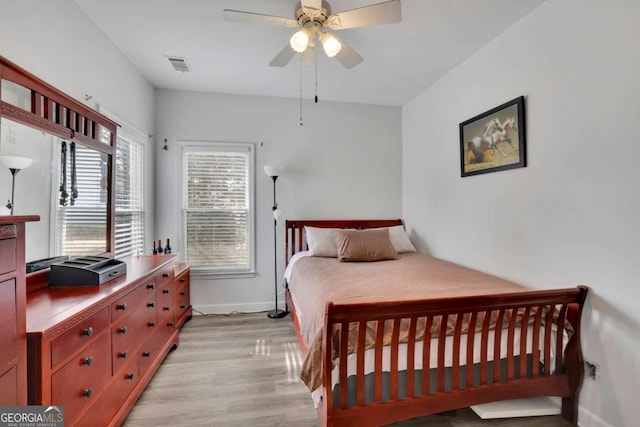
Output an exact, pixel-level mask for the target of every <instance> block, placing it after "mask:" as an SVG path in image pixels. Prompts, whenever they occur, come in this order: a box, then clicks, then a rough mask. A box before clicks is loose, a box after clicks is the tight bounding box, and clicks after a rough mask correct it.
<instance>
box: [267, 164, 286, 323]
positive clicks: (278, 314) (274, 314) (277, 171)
mask: <svg viewBox="0 0 640 427" xmlns="http://www.w3.org/2000/svg"><path fill="white" fill-rule="evenodd" d="M264 172H265V173H266V174H267V175H268V176H270V177H271V179H273V278H274V290H275V297H276V305H275V308H274V309H273V310H271V311H270V312H268V313H267V316H269V317H270V318H271V319H280V318H282V317H284V316H286V315H287V312H286V311H284V310H280V309H279V308H278V239H277V235H278V234H277V225H278V217H279V216H280V211H279V210H278V204H277V203H276V180H277V179H278V176H279V175H281V174H282V172H283V168H281V167H278V166H265V167H264Z"/></svg>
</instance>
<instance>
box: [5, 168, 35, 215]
mask: <svg viewBox="0 0 640 427" xmlns="http://www.w3.org/2000/svg"><path fill="white" fill-rule="evenodd" d="M32 162H33V159H30V158H28V157H18V156H0V163H2V164H3V165H5V166H6V167H8V168H9V171H10V172H11V200H9V202H8V203H7V206H6V207H7V209H9V211H10V215H13V208H14V202H13V197H14V195H15V191H16V174H17V173H18V172H20V171H21V170H22V169H26V168H28V167H29V166H30V165H31V163H32Z"/></svg>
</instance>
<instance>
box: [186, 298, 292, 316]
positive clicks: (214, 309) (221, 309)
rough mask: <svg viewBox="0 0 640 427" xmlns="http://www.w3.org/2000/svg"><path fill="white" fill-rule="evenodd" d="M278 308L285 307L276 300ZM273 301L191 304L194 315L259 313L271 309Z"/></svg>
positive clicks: (282, 302) (282, 308)
mask: <svg viewBox="0 0 640 427" xmlns="http://www.w3.org/2000/svg"><path fill="white" fill-rule="evenodd" d="M278 302H279V304H278V308H279V309H281V310H284V309H285V303H284V301H278ZM274 308H275V307H274V304H273V302H257V303H245V304H205V305H198V304H193V310H194V313H193V314H195V315H199V314H230V313H260V312H267V311H269V310H273V309H274Z"/></svg>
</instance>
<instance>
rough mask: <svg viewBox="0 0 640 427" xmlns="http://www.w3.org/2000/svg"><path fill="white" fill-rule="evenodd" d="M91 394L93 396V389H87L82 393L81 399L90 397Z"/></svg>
mask: <svg viewBox="0 0 640 427" xmlns="http://www.w3.org/2000/svg"><path fill="white" fill-rule="evenodd" d="M92 394H93V389H92V388H87V389H85V390H84V391H83V392H82V397H91V395H92Z"/></svg>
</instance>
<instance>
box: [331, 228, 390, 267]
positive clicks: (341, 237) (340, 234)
mask: <svg viewBox="0 0 640 427" xmlns="http://www.w3.org/2000/svg"><path fill="white" fill-rule="evenodd" d="M333 235H334V238H335V241H336V249H337V250H338V260H340V261H384V260H388V259H396V258H398V252H396V250H395V248H394V247H393V244H392V243H391V239H389V230H388V229H384V228H382V229H371V230H334V232H333Z"/></svg>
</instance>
